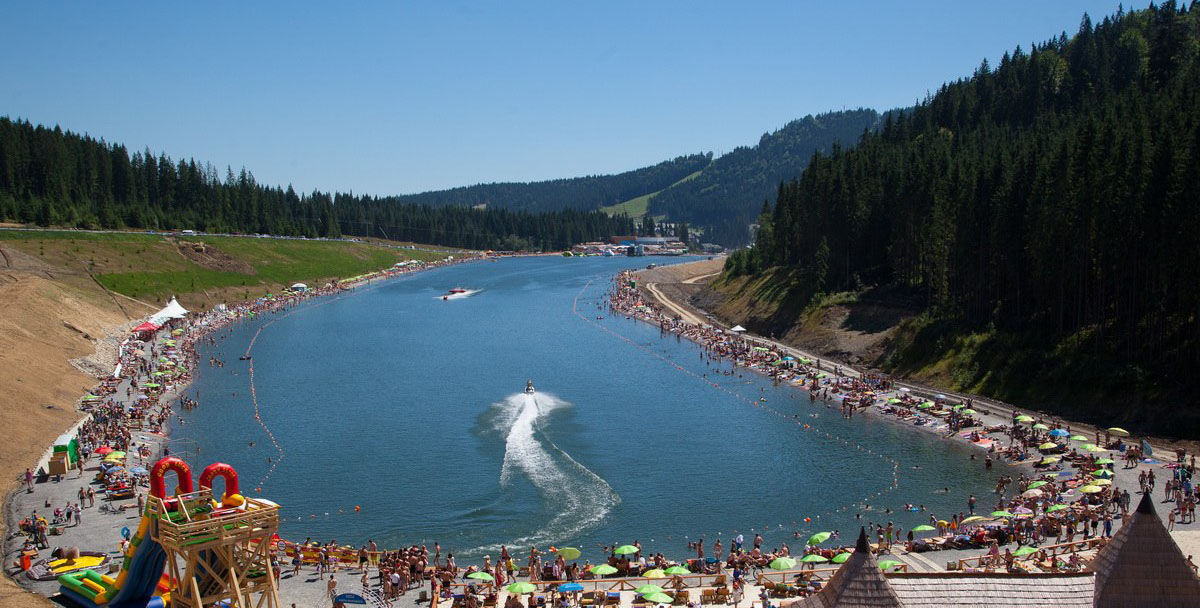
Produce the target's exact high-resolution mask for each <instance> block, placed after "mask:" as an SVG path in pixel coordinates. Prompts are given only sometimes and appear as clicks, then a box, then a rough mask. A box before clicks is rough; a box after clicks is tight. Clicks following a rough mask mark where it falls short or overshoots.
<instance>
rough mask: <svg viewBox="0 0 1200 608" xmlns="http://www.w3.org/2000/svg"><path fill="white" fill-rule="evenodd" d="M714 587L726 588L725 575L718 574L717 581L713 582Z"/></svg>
mask: <svg viewBox="0 0 1200 608" xmlns="http://www.w3.org/2000/svg"><path fill="white" fill-rule="evenodd" d="M712 586H713V587H724V586H725V575H724V574H718V575H717V578H716V580H714V581H713V585H712Z"/></svg>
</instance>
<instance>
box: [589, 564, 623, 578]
mask: <svg viewBox="0 0 1200 608" xmlns="http://www.w3.org/2000/svg"><path fill="white" fill-rule="evenodd" d="M616 571H617V569H616V568H613V567H612V566H610V565H608V564H596V565H595V566H592V574H595V575H596V576H607V575H609V574H613V573H615V572H616Z"/></svg>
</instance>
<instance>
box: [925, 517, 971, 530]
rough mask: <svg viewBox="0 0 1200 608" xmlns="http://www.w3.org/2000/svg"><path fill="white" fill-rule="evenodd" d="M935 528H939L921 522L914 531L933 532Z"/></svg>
mask: <svg viewBox="0 0 1200 608" xmlns="http://www.w3.org/2000/svg"><path fill="white" fill-rule="evenodd" d="M963 521H966V520H965V519H964V520H963ZM934 530H937V528H935V527H933V526H931V525H929V524H921V525H919V526H917V527H915V528H913V529H912V531H913V532H933V531H934Z"/></svg>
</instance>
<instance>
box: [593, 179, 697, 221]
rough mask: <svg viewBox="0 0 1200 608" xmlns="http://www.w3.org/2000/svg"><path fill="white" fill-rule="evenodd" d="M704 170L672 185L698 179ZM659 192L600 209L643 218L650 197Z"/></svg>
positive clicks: (610, 214)
mask: <svg viewBox="0 0 1200 608" xmlns="http://www.w3.org/2000/svg"><path fill="white" fill-rule="evenodd" d="M703 172H704V170H703V169H701V170H700V171H697V172H695V173H692V174H691V175H688V176H687V177H685V178H683V179H681V180H679V181H677V182H675V183H674V184H671V186H674V185H676V184H682V183H683V182H686V181H689V180H693V179H696V176H698V175H700V174H701V173H703ZM668 187H670V186H668ZM663 190H666V188H663ZM658 192H662V190H659V191H658ZM658 192H651V193H650V194H643V195H641V196H639V197H637V198H631V199H629V200H627V201H625V202H623V203H617V204H615V205H609V206H607V207H601V208H600V210H601V211H603V212H605V213H607V214H608V215H609V216H614V215H620V214H622V213H625V214H626V215H628V216H629V217H630V218H632V219H635V220H636V219H641V218H642V216H643V215H646V210H647V209H649V207H650V198H651V197H653V196H654V195H655V194H658Z"/></svg>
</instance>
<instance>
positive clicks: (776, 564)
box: [770, 557, 796, 570]
mask: <svg viewBox="0 0 1200 608" xmlns="http://www.w3.org/2000/svg"><path fill="white" fill-rule="evenodd" d="M770 566H771V569H772V570H791V569H792V568H795V567H796V560H794V559H792V558H790V557H777V558H775V559H773V560H771V563H770Z"/></svg>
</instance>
